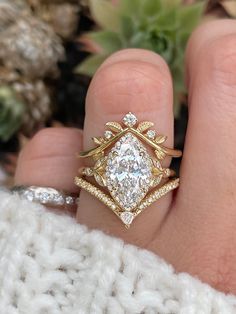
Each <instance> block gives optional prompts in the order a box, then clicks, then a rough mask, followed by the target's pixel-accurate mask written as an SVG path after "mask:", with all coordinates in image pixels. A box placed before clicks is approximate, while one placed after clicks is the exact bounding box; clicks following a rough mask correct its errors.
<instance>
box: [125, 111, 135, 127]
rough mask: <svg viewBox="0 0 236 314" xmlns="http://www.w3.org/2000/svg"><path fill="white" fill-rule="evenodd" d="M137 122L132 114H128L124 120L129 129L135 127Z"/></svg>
mask: <svg viewBox="0 0 236 314" xmlns="http://www.w3.org/2000/svg"><path fill="white" fill-rule="evenodd" d="M137 121H138V119H137V118H136V117H135V115H133V114H132V113H131V112H129V113H127V114H126V115H125V116H124V118H123V122H124V124H125V125H127V126H129V127H132V126H134V125H135V124H136V123H137Z"/></svg>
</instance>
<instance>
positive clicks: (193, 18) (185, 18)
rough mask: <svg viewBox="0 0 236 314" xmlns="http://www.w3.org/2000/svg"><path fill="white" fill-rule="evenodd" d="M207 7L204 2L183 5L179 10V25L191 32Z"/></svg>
mask: <svg viewBox="0 0 236 314" xmlns="http://www.w3.org/2000/svg"><path fill="white" fill-rule="evenodd" d="M204 8H205V3H204V2H199V3H196V4H192V5H185V6H182V7H181V9H180V10H179V11H178V13H177V14H178V20H179V27H180V28H182V30H183V31H186V30H187V31H188V32H189V33H191V32H192V31H193V29H194V28H195V27H196V26H197V25H198V24H199V21H200V19H201V17H202V15H203V11H204Z"/></svg>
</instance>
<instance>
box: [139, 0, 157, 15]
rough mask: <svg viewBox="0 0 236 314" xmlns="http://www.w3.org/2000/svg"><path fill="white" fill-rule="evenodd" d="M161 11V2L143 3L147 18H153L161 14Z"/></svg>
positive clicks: (144, 0) (145, 1)
mask: <svg viewBox="0 0 236 314" xmlns="http://www.w3.org/2000/svg"><path fill="white" fill-rule="evenodd" d="M160 11H161V0H143V1H142V12H143V14H144V15H146V16H147V17H151V16H153V15H156V14H158V13H160Z"/></svg>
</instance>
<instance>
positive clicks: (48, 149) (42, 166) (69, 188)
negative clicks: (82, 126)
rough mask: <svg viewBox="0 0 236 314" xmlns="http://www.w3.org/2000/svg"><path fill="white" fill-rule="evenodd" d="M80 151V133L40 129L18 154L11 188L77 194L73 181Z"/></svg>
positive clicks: (57, 129)
mask: <svg viewBox="0 0 236 314" xmlns="http://www.w3.org/2000/svg"><path fill="white" fill-rule="evenodd" d="M81 147H82V132H81V131H80V130H77V129H72V128H71V129H69V128H48V129H43V130H42V131H40V132H38V133H37V134H36V135H35V136H34V137H33V139H32V140H31V141H30V142H29V143H28V144H27V145H26V146H25V148H24V149H23V150H22V152H21V154H20V156H19V161H18V165H17V169H16V174H15V184H16V185H35V186H42V187H52V188H55V189H58V190H63V191H66V192H68V193H78V192H79V190H78V188H77V187H76V186H75V184H74V180H73V179H74V176H75V174H76V173H77V171H78V168H79V167H80V166H81V160H79V159H78V158H76V153H78V151H80V150H81Z"/></svg>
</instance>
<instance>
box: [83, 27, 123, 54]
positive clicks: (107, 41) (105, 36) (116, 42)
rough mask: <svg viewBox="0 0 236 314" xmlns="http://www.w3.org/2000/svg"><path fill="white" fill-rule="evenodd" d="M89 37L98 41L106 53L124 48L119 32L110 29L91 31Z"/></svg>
mask: <svg viewBox="0 0 236 314" xmlns="http://www.w3.org/2000/svg"><path fill="white" fill-rule="evenodd" d="M88 37H89V38H90V39H92V40H93V41H94V42H96V43H97V44H98V45H99V46H100V47H101V48H103V49H104V51H105V52H106V53H109V54H110V53H113V52H114V51H117V50H120V49H121V48H122V42H121V39H120V37H119V35H118V34H117V33H114V32H110V31H99V32H91V33H89V35H88Z"/></svg>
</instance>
